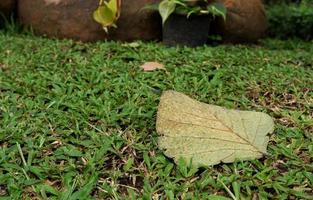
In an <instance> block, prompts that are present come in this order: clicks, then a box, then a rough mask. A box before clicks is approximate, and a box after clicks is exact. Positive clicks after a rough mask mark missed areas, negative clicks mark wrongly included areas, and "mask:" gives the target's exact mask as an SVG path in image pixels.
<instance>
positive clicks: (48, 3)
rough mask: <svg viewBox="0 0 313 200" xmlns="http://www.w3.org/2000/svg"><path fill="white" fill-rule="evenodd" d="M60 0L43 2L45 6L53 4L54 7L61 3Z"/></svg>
mask: <svg viewBox="0 0 313 200" xmlns="http://www.w3.org/2000/svg"><path fill="white" fill-rule="evenodd" d="M61 1H62V0H45V3H46V4H47V5H50V4H54V5H58V4H59V3H61Z"/></svg>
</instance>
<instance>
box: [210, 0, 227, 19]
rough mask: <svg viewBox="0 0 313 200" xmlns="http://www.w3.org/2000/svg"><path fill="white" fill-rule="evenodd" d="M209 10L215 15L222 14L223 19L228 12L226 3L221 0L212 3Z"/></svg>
mask: <svg viewBox="0 0 313 200" xmlns="http://www.w3.org/2000/svg"><path fill="white" fill-rule="evenodd" d="M208 11H209V13H211V14H212V15H213V16H222V17H223V19H224V20H226V12H227V10H226V8H225V6H224V4H222V3H219V2H215V3H211V4H210V5H209V6H208Z"/></svg>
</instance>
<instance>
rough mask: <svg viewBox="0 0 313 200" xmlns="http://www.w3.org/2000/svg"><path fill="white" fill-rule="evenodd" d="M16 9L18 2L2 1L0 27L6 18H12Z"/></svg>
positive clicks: (0, 2)
mask: <svg viewBox="0 0 313 200" xmlns="http://www.w3.org/2000/svg"><path fill="white" fill-rule="evenodd" d="M15 8H16V0H0V26H1V24H3V22H4V19H3V17H5V18H10V17H11V15H12V13H13V12H14V11H15Z"/></svg>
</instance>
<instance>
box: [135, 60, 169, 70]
mask: <svg viewBox="0 0 313 200" xmlns="http://www.w3.org/2000/svg"><path fill="white" fill-rule="evenodd" d="M140 67H141V68H142V69H143V70H144V71H146V72H149V71H154V70H156V69H165V68H164V65H163V64H161V63H158V62H146V63H145V64H143V65H141V66H140Z"/></svg>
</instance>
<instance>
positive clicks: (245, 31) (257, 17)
mask: <svg viewBox="0 0 313 200" xmlns="http://www.w3.org/2000/svg"><path fill="white" fill-rule="evenodd" d="M220 1H221V2H222V3H223V4H224V5H225V7H226V8H227V16H226V21H224V20H223V19H221V18H217V20H215V21H214V22H213V24H212V30H213V33H215V34H220V35H222V38H223V41H225V42H232V43H239V42H256V41H257V40H258V39H260V38H261V37H262V36H264V35H265V32H266V29H267V19H266V15H265V10H264V6H263V4H262V1H261V0H220Z"/></svg>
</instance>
